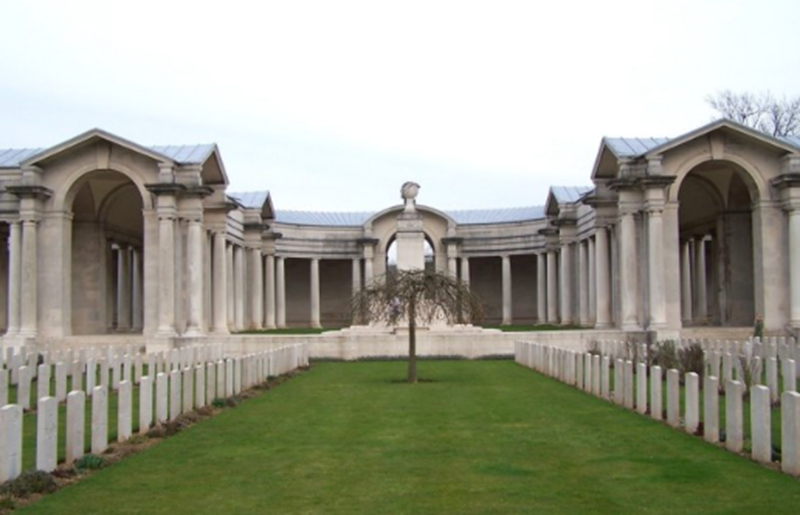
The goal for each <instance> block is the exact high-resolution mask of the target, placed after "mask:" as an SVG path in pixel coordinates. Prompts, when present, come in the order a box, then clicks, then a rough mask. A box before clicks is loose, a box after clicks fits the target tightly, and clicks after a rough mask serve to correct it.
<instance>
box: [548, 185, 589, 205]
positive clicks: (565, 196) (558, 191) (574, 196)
mask: <svg viewBox="0 0 800 515" xmlns="http://www.w3.org/2000/svg"><path fill="white" fill-rule="evenodd" d="M592 189H593V188H592V187H591V186H551V187H550V191H551V192H552V193H553V196H554V197H555V198H556V201H557V202H558V203H559V204H571V203H573V202H577V201H578V200H580V198H581V197H582V196H583V195H584V194H586V193H588V192H590V191H591V190H592Z"/></svg>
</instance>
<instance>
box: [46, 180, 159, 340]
mask: <svg viewBox="0 0 800 515" xmlns="http://www.w3.org/2000/svg"><path fill="white" fill-rule="evenodd" d="M71 179H72V180H71V181H70V187H69V188H64V189H63V190H64V193H65V194H64V195H63V196H62V197H61V199H60V200H61V201H63V202H64V204H63V205H62V209H63V212H71V213H72V217H71V219H72V222H71V223H72V230H71V231H70V234H71V240H70V241H69V243H70V247H69V250H68V252H69V253H70V255H71V258H69V259H68V261H69V263H70V264H69V265H68V266H69V268H70V271H71V273H70V279H69V280H70V282H71V302H72V309H71V319H70V320H69V322H68V323H69V324H70V326H71V331H70V332H71V333H72V334H76V335H79V334H83V335H86V334H109V333H112V332H124V333H139V332H141V331H142V329H143V299H142V297H141V293H142V291H143V272H144V267H143V257H144V253H143V252H142V249H143V248H144V232H145V229H144V213H143V206H144V205H145V202H146V201H147V200H149V195H146V196H144V197H143V196H142V195H141V194H140V190H139V188H138V186H137V185H136V184H135V183H134V182H133V180H132V179H131V178H130V177H129V176H128V175H127V174H124V173H121V172H119V171H116V170H112V169H103V170H91V171H88V172H87V171H84V172H83V173H76V174H73V176H72V177H71Z"/></svg>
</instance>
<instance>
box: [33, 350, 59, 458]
mask: <svg viewBox="0 0 800 515" xmlns="http://www.w3.org/2000/svg"><path fill="white" fill-rule="evenodd" d="M48 367H49V365H48ZM57 462H58V400H57V399H56V398H55V397H47V396H45V397H40V398H39V402H38V405H37V407H36V470H43V471H45V472H52V471H53V470H55V468H56V464H57Z"/></svg>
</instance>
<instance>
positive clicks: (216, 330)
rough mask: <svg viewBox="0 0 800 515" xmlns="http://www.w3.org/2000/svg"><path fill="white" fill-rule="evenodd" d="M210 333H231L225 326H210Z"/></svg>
mask: <svg viewBox="0 0 800 515" xmlns="http://www.w3.org/2000/svg"><path fill="white" fill-rule="evenodd" d="M211 334H231V332H230V331H228V328H227V327H212V328H211Z"/></svg>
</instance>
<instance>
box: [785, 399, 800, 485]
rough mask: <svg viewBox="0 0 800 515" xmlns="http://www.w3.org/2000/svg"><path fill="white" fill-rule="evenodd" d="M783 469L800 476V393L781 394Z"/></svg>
mask: <svg viewBox="0 0 800 515" xmlns="http://www.w3.org/2000/svg"><path fill="white" fill-rule="evenodd" d="M781 470H782V471H783V472H785V473H787V474H791V475H793V476H800V394H798V393H797V392H790V391H786V392H783V394H782V395H781Z"/></svg>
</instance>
